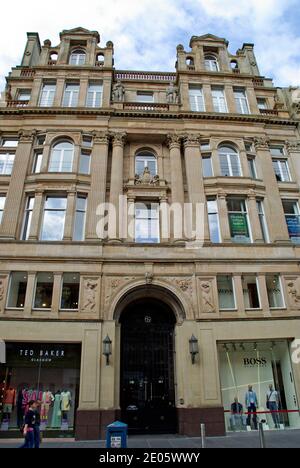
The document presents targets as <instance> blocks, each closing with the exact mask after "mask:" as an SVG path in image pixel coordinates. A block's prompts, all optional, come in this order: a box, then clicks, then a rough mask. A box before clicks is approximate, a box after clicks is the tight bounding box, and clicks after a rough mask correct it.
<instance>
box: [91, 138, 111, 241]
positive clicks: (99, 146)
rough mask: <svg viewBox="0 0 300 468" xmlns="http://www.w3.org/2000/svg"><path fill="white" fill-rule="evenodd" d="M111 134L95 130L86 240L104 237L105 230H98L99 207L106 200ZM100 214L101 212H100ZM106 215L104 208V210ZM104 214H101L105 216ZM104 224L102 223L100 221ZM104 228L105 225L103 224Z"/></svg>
mask: <svg viewBox="0 0 300 468" xmlns="http://www.w3.org/2000/svg"><path fill="white" fill-rule="evenodd" d="M108 148H109V134H108V133H106V132H95V133H94V143H93V150H92V154H91V158H92V159H91V191H90V193H89V196H88V201H87V217H86V240H96V239H99V238H100V239H101V240H102V239H104V237H105V236H104V230H103V229H100V230H99V232H97V222H98V218H97V207H98V205H102V207H103V208H104V203H105V202H106V178H107V160H108ZM98 214H99V215H100V214H101V213H98ZM103 215H104V210H103ZM103 215H101V216H102V217H103ZM99 224H102V223H99ZM103 228H104V225H103Z"/></svg>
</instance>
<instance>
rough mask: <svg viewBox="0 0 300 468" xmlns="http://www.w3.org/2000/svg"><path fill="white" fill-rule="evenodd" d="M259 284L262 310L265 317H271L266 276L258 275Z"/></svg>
mask: <svg viewBox="0 0 300 468" xmlns="http://www.w3.org/2000/svg"><path fill="white" fill-rule="evenodd" d="M257 282H258V288H259V297H260V308H261V309H262V312H263V315H264V317H271V312H270V306H269V301H268V291H267V285H266V277H265V275H264V274H258V275H257Z"/></svg>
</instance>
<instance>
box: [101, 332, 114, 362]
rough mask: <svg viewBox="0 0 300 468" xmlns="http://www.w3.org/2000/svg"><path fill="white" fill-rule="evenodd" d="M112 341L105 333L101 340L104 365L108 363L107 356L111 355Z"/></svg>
mask: <svg viewBox="0 0 300 468" xmlns="http://www.w3.org/2000/svg"><path fill="white" fill-rule="evenodd" d="M111 344H112V341H111V339H110V338H109V336H108V335H107V336H106V338H105V339H104V340H103V355H104V356H105V357H106V365H107V366H108V365H109V356H111V354H112V352H111V349H112V346H111Z"/></svg>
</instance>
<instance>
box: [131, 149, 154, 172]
mask: <svg viewBox="0 0 300 468" xmlns="http://www.w3.org/2000/svg"><path fill="white" fill-rule="evenodd" d="M146 167H148V169H149V171H150V174H151V175H152V176H153V177H154V176H155V175H157V161H156V157H155V156H154V154H153V153H151V152H150V151H141V152H140V153H138V154H137V155H136V157H135V173H136V174H137V175H142V174H143V173H144V170H145V168H146Z"/></svg>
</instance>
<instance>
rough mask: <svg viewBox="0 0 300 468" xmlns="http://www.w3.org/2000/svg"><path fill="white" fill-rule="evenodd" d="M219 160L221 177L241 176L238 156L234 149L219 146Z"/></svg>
mask: <svg viewBox="0 0 300 468" xmlns="http://www.w3.org/2000/svg"><path fill="white" fill-rule="evenodd" d="M219 159H220V167H221V175H222V176H223V177H240V176H241V175H242V173H241V164H240V156H239V153H238V152H237V150H236V149H235V148H233V147H232V146H227V145H226V146H225V145H222V146H220V147H219Z"/></svg>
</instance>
